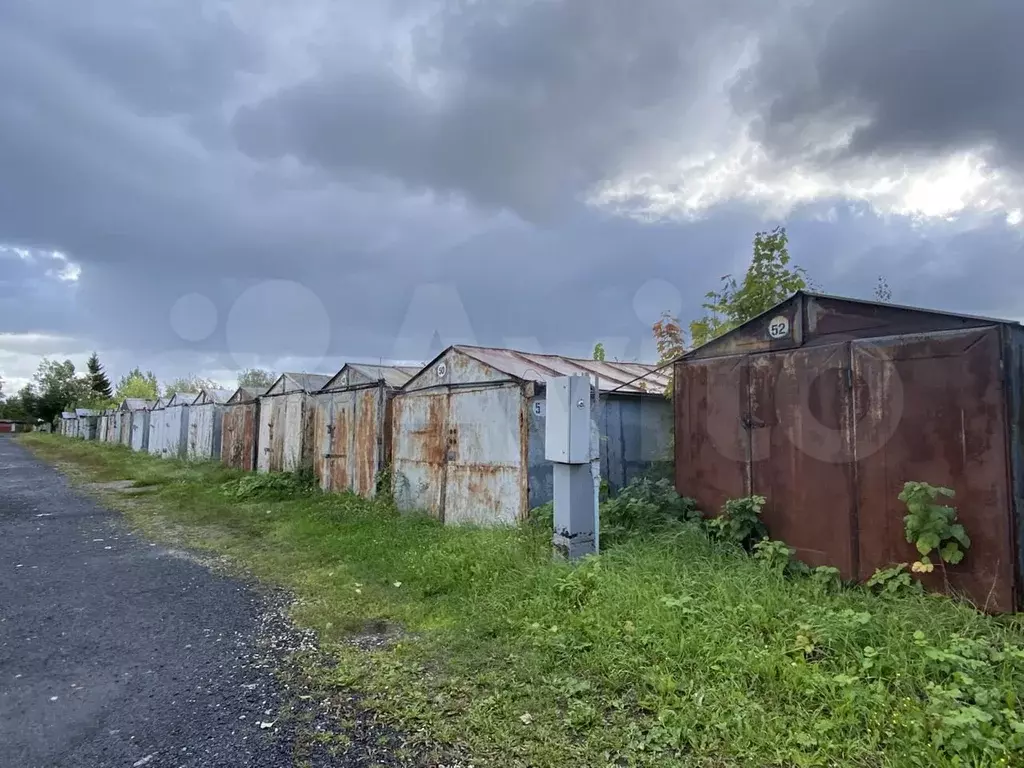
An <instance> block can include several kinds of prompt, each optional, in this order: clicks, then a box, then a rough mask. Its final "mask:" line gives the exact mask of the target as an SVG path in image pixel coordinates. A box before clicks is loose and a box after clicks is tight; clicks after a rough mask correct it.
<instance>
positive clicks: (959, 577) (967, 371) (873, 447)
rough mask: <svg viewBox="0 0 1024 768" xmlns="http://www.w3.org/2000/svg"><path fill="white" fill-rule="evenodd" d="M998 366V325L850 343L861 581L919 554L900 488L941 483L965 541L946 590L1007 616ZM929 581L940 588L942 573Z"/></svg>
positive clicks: (1009, 568)
mask: <svg viewBox="0 0 1024 768" xmlns="http://www.w3.org/2000/svg"><path fill="white" fill-rule="evenodd" d="M1000 360H1001V350H1000V340H999V330H998V329H997V328H986V329H979V330H971V331H954V332H947V333H937V334H930V335H927V336H924V335H920V336H918V335H915V336H903V337H892V338H885V339H874V340H871V341H858V342H854V343H853V364H854V374H855V380H856V382H857V386H858V387H859V388H860V389H861V390H862V391H863V396H862V397H858V401H861V402H863V404H864V408H863V410H864V413H863V415H862V417H861V418H860V419H859V420H858V422H857V426H856V429H857V435H856V450H857V458H858V467H857V471H858V478H859V483H858V490H859V499H858V509H859V515H860V577H861V578H862V579H865V578H868V577H869V576H870V575H871V574H872V573H873V572H874V571H875V569H877V568H883V567H885V566H888V565H891V564H892V563H897V562H908V561H912V560H914V559H916V557H917V553H916V550H915V549H914V547H913V545H911V544H908V543H907V541H906V537H905V536H904V527H903V515H904V514H905V513H906V510H905V508H904V506H903V504H902V503H901V502H900V501H899V500H898V499H897V496H898V495H899V493H900V491H901V490H902V488H903V483H904V481H906V480H917V481H923V482H928V483H932V484H934V485H944V486H948V487H950V488H952V489H953V490H954V491H955V492H956V497H955V498H954V499H953V500H952V502H951V503H952V504H953V505H954V506H956V508H957V512H958V516H959V518H960V521H961V522H962V523H963V524H964V526H965V527H966V528H967V531H968V534H969V535H970V537H971V547H970V549H969V550H968V553H967V556H966V557H965V558H964V560H963V562H961V563H959V564H958V565H957V566H956V567H955V568H950V569H948V570H947V572H946V575H947V578H948V579H949V583H950V586H951V587H952V588H953V589H954V590H962V591H964V592H966V593H968V594H970V595H971V596H972V597H973V598H974V600H975V601H976V602H977V603H978V604H979V606H981V607H987V608H988V609H989V610H995V611H1012V610H1014V607H1015V605H1016V602H1015V595H1014V589H1013V584H1014V578H1013V577H1014V554H1013V552H1014V550H1013V540H1014V537H1013V530H1012V520H1011V515H1010V499H1009V483H1008V480H1007V478H1008V459H1007V453H1008V446H1007V434H1006V416H1005V413H1004V400H1003V384H1002V375H1001V371H1000V368H1001V366H1000ZM934 559H935V558H933V560H934ZM928 578H930V579H931V581H932V583H931V584H930V586H932V587H934V588H936V589H940V588H942V586H943V575H942V573H940V571H939V569H936V571H935V572H933V573H932V574H930V575H929V577H928Z"/></svg>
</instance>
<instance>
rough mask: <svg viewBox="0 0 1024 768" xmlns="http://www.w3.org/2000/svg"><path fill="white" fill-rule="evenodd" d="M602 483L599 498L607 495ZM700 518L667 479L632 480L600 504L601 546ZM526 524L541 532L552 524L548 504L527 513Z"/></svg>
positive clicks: (692, 504) (694, 504) (552, 511)
mask: <svg viewBox="0 0 1024 768" xmlns="http://www.w3.org/2000/svg"><path fill="white" fill-rule="evenodd" d="M606 489H607V483H605V482H604V481H602V492H601V496H602V497H604V496H605V495H606V493H607V491H606ZM700 519H701V513H700V511H699V510H698V509H697V502H695V501H694V500H693V499H689V498H686V497H684V496H680V495H679V494H678V493H676V490H675V488H674V487H673V486H672V483H671V482H669V481H668V480H652V479H650V478H647V477H641V478H637V479H635V480H633V481H632V482H631V483H629V484H628V485H626V486H625V487H624V488H622V489H621V490H620V491H619V492H618V493H617V494H616V495H614V496H611V497H610V498H602V502H601V544H602V547H604V546H612V545H614V544H616V543H621V542H622V541H625V540H627V539H629V538H631V537H633V536H638V535H642V534H646V533H655V532H658V531H663V530H666V529H669V528H671V527H673V526H676V525H680V524H682V523H695V522H698V521H699V520H700ZM529 522H530V524H531V525H534V526H536V527H538V528H540V529H542V530H552V529H553V528H554V525H555V507H554V504H553V503H552V502H548V503H547V504H542V505H540V506H539V507H534V508H533V509H532V510H530V515H529Z"/></svg>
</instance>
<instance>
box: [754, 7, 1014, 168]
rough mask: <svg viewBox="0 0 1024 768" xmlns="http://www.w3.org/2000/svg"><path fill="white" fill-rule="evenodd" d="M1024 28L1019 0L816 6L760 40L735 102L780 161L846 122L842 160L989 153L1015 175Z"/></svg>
mask: <svg viewBox="0 0 1024 768" xmlns="http://www.w3.org/2000/svg"><path fill="white" fill-rule="evenodd" d="M1022 29H1024V3H1021V2H1019V0H980V1H979V2H933V1H932V0H900V2H888V1H887V0H842V1H841V2H835V1H834V0H817V2H812V3H808V4H806V5H804V6H802V7H800V9H799V10H798V11H796V12H795V13H794V14H793V16H792V17H791V18H787V19H786V21H785V23H783V24H780V25H778V27H777V28H776V30H775V32H774V34H773V35H770V36H767V37H766V39H764V40H763V41H762V44H761V47H760V54H761V55H760V60H759V62H758V63H757V65H756V66H754V67H753V68H752V69H750V70H749V71H748V72H747V74H746V76H745V77H744V78H742V79H741V81H740V83H739V84H738V85H737V88H736V91H735V102H736V104H737V105H738V106H739V107H740V108H741V111H744V112H748V113H752V114H755V115H757V116H759V119H760V121H761V125H760V129H761V130H760V133H759V136H760V138H762V139H763V140H764V141H765V142H767V144H768V145H769V147H770V148H772V149H774V150H775V151H777V152H779V153H780V154H783V155H785V156H795V155H796V156H798V155H801V154H804V153H806V152H807V151H808V150H812V149H813V148H814V144H815V143H816V139H815V137H816V136H819V135H820V133H819V127H820V126H821V125H822V124H825V125H832V126H834V127H841V126H842V122H841V121H843V120H848V119H854V120H858V121H859V122H860V125H859V127H857V128H856V130H855V131H854V132H853V135H852V139H851V140H850V143H849V146H848V147H846V148H845V151H844V152H842V153H840V155H839V156H840V157H842V156H844V155H845V156H853V157H866V156H867V157H870V156H880V157H894V156H897V155H901V154H909V155H915V154H921V155H941V154H944V153H947V152H950V151H956V150H965V149H974V148H991V150H992V158H993V160H994V161H995V162H996V163H997V164H1010V165H1012V166H1013V167H1014V168H1015V169H1016V170H1018V171H1021V170H1024V131H1021V125H1022V124H1024V87H1022V86H1021V82H1020V76H1021V75H1020V73H1021V72H1024V46H1021V44H1020V31H1021V30H1022ZM835 159H836V156H835V155H834V154H830V153H826V154H825V155H824V157H822V158H821V160H822V161H824V162H829V161H833V160H835Z"/></svg>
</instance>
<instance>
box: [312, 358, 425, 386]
mask: <svg viewBox="0 0 1024 768" xmlns="http://www.w3.org/2000/svg"><path fill="white" fill-rule="evenodd" d="M422 369H423V366H421V365H373V364H365V363H345V365H343V366H342V367H341V370H340V371H338V372H337V373H336V374H334V375H333V376H332V377H331V378H330V379H328V380H327V383H326V384H324V385H323V386H322V387H321V388H320V391H321V392H328V391H330V390H332V389H344V388H345V387H354V386H359V385H361V384H376V383H377V382H379V381H383V382H384V385H385V386H387V387H391V388H392V389H399V388H400V387H402V386H404V385H405V383H406V382H408V381H409V379H411V378H412V377H413V376H415V375H416V374H417V373H419V372H420V371H421V370H422Z"/></svg>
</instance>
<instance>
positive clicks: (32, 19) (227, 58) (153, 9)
mask: <svg viewBox="0 0 1024 768" xmlns="http://www.w3.org/2000/svg"><path fill="white" fill-rule="evenodd" d="M0 23H3V25H4V26H5V27H6V28H7V29H8V30H10V31H16V32H17V34H18V35H19V36H21V37H23V38H25V39H28V40H32V41H35V42H36V43H38V44H39V45H40V46H43V47H45V48H46V49H48V50H49V51H50V52H51V53H55V54H57V55H59V57H60V58H62V59H64V60H65V61H67V62H68V63H69V64H71V65H72V66H73V67H74V68H75V69H76V70H78V71H79V72H81V73H82V74H83V75H85V76H86V77H89V78H91V79H93V80H95V81H96V82H97V83H99V84H102V85H103V86H104V87H105V88H108V89H110V90H112V91H113V92H114V93H116V94H117V95H118V96H119V97H121V98H122V99H124V100H125V101H128V102H130V103H131V104H133V105H134V106H135V108H136V109H137V110H138V111H140V112H144V113H154V114H181V113H185V112H187V113H194V112H196V111H197V110H200V109H208V108H214V109H219V108H220V106H221V102H222V100H223V98H224V96H225V94H227V93H229V92H230V91H231V90H232V88H233V86H234V84H235V82H236V80H237V78H238V77H239V75H240V74H242V73H243V72H246V71H251V70H254V69H256V68H258V67H259V65H260V63H261V57H260V51H259V50H258V48H257V47H256V46H254V45H253V44H252V41H251V40H249V39H247V38H246V37H245V36H244V34H243V33H242V31H241V30H239V29H238V27H237V26H236V25H235V23H234V22H233V20H232V19H231V17H230V15H229V14H228V13H227V12H226V11H225V10H224V7H223V6H220V7H219V6H218V5H217V4H214V3H207V2H186V3H167V2H142V3H118V4H117V5H116V7H115V6H114V4H112V3H111V2H109V0H76V2H72V3H68V2H62V1H61V0H34V1H33V2H30V3H28V2H8V3H4V6H3V8H2V9H0Z"/></svg>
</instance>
